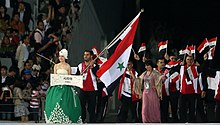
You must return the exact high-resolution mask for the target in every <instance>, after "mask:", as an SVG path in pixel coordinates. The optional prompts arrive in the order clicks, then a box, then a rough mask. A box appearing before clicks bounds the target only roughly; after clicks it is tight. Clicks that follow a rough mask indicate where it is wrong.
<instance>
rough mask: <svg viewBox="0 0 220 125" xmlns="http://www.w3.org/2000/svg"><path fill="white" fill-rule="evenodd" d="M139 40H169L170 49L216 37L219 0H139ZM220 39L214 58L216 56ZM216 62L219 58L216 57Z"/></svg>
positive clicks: (219, 7)
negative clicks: (140, 11) (152, 38)
mask: <svg viewBox="0 0 220 125" xmlns="http://www.w3.org/2000/svg"><path fill="white" fill-rule="evenodd" d="M141 8H144V10H145V11H144V13H143V14H142V17H141V23H140V25H141V40H142V41H146V42H147V43H148V41H149V39H150V38H151V37H152V34H154V33H155V34H156V35H155V36H154V38H155V39H156V40H157V41H161V40H166V39H168V40H169V43H170V44H171V46H172V47H173V48H177V49H181V48H183V47H185V46H186V45H187V44H190V45H191V44H194V45H197V46H198V45H199V44H200V43H201V42H202V41H203V39H204V38H206V37H207V38H208V39H209V38H212V37H215V36H217V37H219V31H220V1H219V0H142V1H141ZM219 43H220V41H218V42H217V44H218V45H217V48H216V49H217V50H216V52H215V57H217V56H218V57H219V54H218V53H220V51H219V49H220V46H219V45H220V44H219ZM215 62H216V63H218V64H219V62H220V61H218V60H217V59H215Z"/></svg>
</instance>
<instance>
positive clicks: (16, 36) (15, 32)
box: [11, 29, 20, 48]
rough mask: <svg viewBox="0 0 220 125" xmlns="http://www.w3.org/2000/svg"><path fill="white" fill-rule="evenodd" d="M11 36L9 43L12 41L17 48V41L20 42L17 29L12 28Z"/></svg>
mask: <svg viewBox="0 0 220 125" xmlns="http://www.w3.org/2000/svg"><path fill="white" fill-rule="evenodd" d="M11 38H12V40H11V43H12V44H13V45H15V47H16V48H17V47H18V45H19V42H20V41H19V40H20V38H19V33H18V30H16V29H12V34H11Z"/></svg>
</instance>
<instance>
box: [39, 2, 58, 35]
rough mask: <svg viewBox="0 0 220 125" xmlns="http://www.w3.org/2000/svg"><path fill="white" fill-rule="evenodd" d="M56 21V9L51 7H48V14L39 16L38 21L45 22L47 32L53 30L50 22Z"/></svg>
mask: <svg viewBox="0 0 220 125" xmlns="http://www.w3.org/2000/svg"><path fill="white" fill-rule="evenodd" d="M53 19H54V8H52V6H51V5H49V6H48V14H47V15H45V14H40V15H39V16H38V20H42V21H43V22H44V29H45V31H46V30H47V29H48V28H51V25H50V22H51V21H52V20H53Z"/></svg>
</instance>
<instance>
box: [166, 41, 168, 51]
mask: <svg viewBox="0 0 220 125" xmlns="http://www.w3.org/2000/svg"><path fill="white" fill-rule="evenodd" d="M167 48H168V40H167ZM167 48H166V53H167Z"/></svg>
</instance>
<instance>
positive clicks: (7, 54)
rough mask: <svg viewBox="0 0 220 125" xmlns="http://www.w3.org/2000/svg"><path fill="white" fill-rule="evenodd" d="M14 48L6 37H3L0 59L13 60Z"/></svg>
mask: <svg viewBox="0 0 220 125" xmlns="http://www.w3.org/2000/svg"><path fill="white" fill-rule="evenodd" d="M15 50H16V48H15V46H14V45H13V44H11V41H10V39H9V37H8V36H4V37H3V40H2V44H1V49H0V57H4V58H14V54H15Z"/></svg>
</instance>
